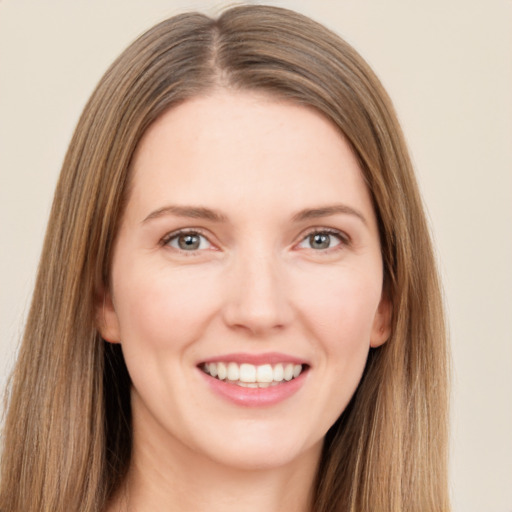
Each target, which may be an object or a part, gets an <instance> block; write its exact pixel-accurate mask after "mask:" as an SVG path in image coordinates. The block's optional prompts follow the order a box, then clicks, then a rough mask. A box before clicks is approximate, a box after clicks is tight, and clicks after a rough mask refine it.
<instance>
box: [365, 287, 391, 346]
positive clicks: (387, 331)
mask: <svg viewBox="0 0 512 512" xmlns="http://www.w3.org/2000/svg"><path fill="white" fill-rule="evenodd" d="M392 315H393V306H392V304H391V300H390V299H389V297H388V295H387V293H385V292H384V291H383V292H382V297H381V299H380V303H379V307H378V308H377V312H376V313H375V319H374V320H373V326H372V334H371V336H370V346H371V347H372V348H376V347H380V346H381V345H383V344H384V343H386V341H388V339H389V337H390V336H391V317H392Z"/></svg>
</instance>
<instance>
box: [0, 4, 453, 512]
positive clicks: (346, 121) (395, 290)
mask: <svg viewBox="0 0 512 512" xmlns="http://www.w3.org/2000/svg"><path fill="white" fill-rule="evenodd" d="M217 87H226V88H231V89H235V90H259V91H266V92H268V93H269V94H271V95H274V96H275V97H277V98H282V99H287V100H288V101H292V102H295V103H296V104H302V105H307V106H310V107H313V108H315V109H317V110H318V111H319V112H321V113H322V114H323V115H325V116H326V117H327V118H329V119H330V120H332V122H333V123H335V125H337V126H338V127H339V129H340V132H341V133H343V134H344V136H345V138H346V140H348V142H349V143H350V144H351V146H352V148H353V151H354V153H355V155H356V156H357V158H358V159H359V162H360V166H361V170H362V172H363V174H364V177H365V180H366V183H367V185H368V189H369V191H370V193H371V196H372V199H373V203H374V208H375V212H376V215H377V219H378V222H379V229H380V236H381V246H382V258H383V262H384V273H385V284H384V286H385V288H386V292H387V293H388V294H389V297H390V298H391V300H392V304H393V320H392V334H391V338H390V339H389V340H388V342H387V343H385V344H384V345H383V346H381V347H379V348H376V349H371V351H370V354H369V358H368V362H367V366H366V369H365V372H364V375H363V378H362V381H361V383H360V385H359V387H358V389H357V391H356V393H355V395H354V397H353V398H352V400H351V402H350V404H349V406H348V407H347V409H346V410H345V411H344V412H343V414H342V415H341V417H340V418H339V420H338V421H337V422H336V424H335V425H334V426H333V427H332V428H331V429H330V431H329V432H328V434H327V437H326V440H325V444H324V451H323V455H322V460H321V463H320V469H319V472H318V477H317V482H316V488H315V495H314V502H313V504H312V509H313V510H314V511H316V512H327V511H332V512H334V511H351V512H405V511H418V510H421V511H422V512H426V511H446V510H448V509H449V504H448V492H447V467H446V451H447V450H446V448H447V428H446V424H447V353H446V350H447V349H446V341H445V331H444V320H443V310H442V301H441V293H440V287H439V282H438V278H437V272H436V266H435V260H434V256H433V251H432V245H431V241H430V236H429V232H428V227H427V224H426V221H425V215H424V212H423V207H422V203H421V199H420V196H419V193H418V187H417V184H416V181H415V178H414V174H413V170H412V166H411V162H410V159H409V156H408V153H407V149H406V145H405V142H404V139H403V136H402V133H401V130H400V127H399V124H398V122H397V119H396V115H395V113H394V110H393V107H392V104H391V101H390V100H389V98H388V96H387V94H386V93H385V91H384V90H383V88H382V86H381V84H380V82H379V81H378V79H377V78H376V77H375V75H374V74H373V72H372V71H371V69H370V68H369V67H368V65H367V64H366V63H365V62H364V61H363V60H362V58H361V57H360V56H359V55H358V54H357V53H356V51H355V50H354V49H353V48H352V47H351V46H349V45H348V44H347V43H346V42H344V41H343V40H342V39H340V38H339V37H338V36H336V35H335V34H333V33H332V32H330V31H329V30H327V29H326V28H324V27H323V26H321V25H319V24H317V23H315V22H314V21H312V20H310V19H308V18H306V17H304V16H302V15H300V14H297V13H295V12H292V11H289V10H285V9H281V8H276V7H266V6H241V7H235V8H232V9H230V10H227V11H226V12H225V13H224V14H222V15H221V16H220V18H218V19H210V18H208V17H206V16H204V15H202V14H196V13H193V14H183V15H179V16H176V17H174V18H171V19H169V20H166V21H164V22H162V23H160V24H158V25H157V26H155V27H153V28H152V29H151V30H149V31H148V32H147V33H145V34H144V35H142V36H141V37H140V38H139V39H138V40H137V41H136V42H135V43H133V44H132V45H131V46H130V47H129V48H128V49H127V50H126V51H125V52H124V53H123V54H122V55H121V56H120V57H119V58H118V59H117V60H116V61H115V62H114V64H113V65H112V66H111V67H110V69H109V70H108V71H107V72H106V74H105V75H104V77H103V78H102V79H101V81H100V83H99V85H98V86H97V88H96V90H95V92H94V93H93V95H92V97H91V99H90V100H89V102H88V104H87V105H86V107H85V110H84V112H83V114H82V116H81V118H80V121H79V123H78V126H77V128H76V131H75V134H74V136H73V139H72V141H71V144H70V147H69V150H68V152H67V155H66V157H65V160H64V164H63V168H62V172H61V176H60V179H59V183H58V186H57V190H56V193H55V199H54V202H53V207H52V211H51V216H50V222H49V225H48V230H47V234H46V238H45V243H44V248H43V253H42V257H41V262H40V266H39V272H38V277H37V282H36V287H35V291H34V296H33V301H32V306H31V309H30V314H29V317H28V321H27V324H26V329H25V334H24V339H23V342H22V345H21V348H20V352H19V358H18V362H17V364H16V367H15V369H14V373H13V378H12V386H11V389H10V394H9V398H8V406H7V414H6V418H5V427H4V435H3V455H2V462H1V483H0V509H1V510H3V511H4V512H7V511H9V512H32V511H34V512H35V511H51V512H69V511H75V510H76V511H78V510H81V511H91V512H92V511H100V510H102V509H103V508H104V507H105V504H106V502H107V500H108V499H109V497H111V496H112V494H113V493H114V492H115V491H116V490H117V489H118V488H119V486H120V484H121V482H122V481H123V478H124V476H125V475H126V472H127V468H128V466H129V463H130V456H131V412H130V401H129V388H130V379H129V376H128V374H127V370H126V367H125V365H124V361H123V357H122V353H121V352H120V349H119V347H118V346H113V345H111V344H108V343H106V342H105V341H103V340H102V339H101V337H100V335H99V334H98V331H97V329H96V327H95V311H96V308H97V300H98V297H97V291H98V289H99V288H101V287H108V283H109V269H110V257H111V251H112V246H113V241H114V238H115V236H116V230H117V226H118V224H119V220H120V217H121V215H122V212H123V207H124V204H125V202H126V198H127V194H128V191H129V184H130V181H129V180H130V173H129V171H130V160H131V158H132V156H133V154H134V151H135V148H136V147H137V144H138V142H139V140H140V139H141V137H142V135H143V134H144V132H145V131H146V129H147V128H148V126H149V125H150V124H151V123H152V122H153V121H155V119H157V118H158V117H159V116H160V115H161V114H162V113H163V112H164V111H166V110H167V109H169V108H170V107H172V106H174V105H176V104H178V103H180V102H183V101H186V100H187V98H191V97H194V96H197V95H200V94H203V93H207V92H208V91H209V90H212V89H213V88H217Z"/></svg>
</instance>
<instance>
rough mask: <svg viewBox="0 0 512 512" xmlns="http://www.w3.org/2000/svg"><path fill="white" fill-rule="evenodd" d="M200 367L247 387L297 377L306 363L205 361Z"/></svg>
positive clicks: (211, 373) (272, 383)
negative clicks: (257, 363)
mask: <svg viewBox="0 0 512 512" xmlns="http://www.w3.org/2000/svg"><path fill="white" fill-rule="evenodd" d="M200 369H201V370H202V371H203V372H204V373H206V374H207V375H210V376H211V377H214V378H215V379H217V380H221V381H224V382H226V383H229V384H235V385H237V386H241V387H246V388H267V387H270V386H277V385H278V384H281V383H283V382H289V381H291V380H293V379H296V378H297V377H298V376H299V375H300V374H301V373H302V372H303V370H304V369H305V365H301V364H294V363H278V364H274V365H271V364H262V365H253V364H249V363H242V364H238V363H236V362H233V361H230V362H222V361H219V362H215V363H213V362H211V363H203V364H202V365H200Z"/></svg>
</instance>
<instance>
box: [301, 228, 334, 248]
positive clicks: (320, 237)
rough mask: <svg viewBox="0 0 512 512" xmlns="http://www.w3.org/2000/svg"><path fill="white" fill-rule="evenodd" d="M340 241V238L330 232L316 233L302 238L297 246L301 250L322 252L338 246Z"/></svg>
mask: <svg viewBox="0 0 512 512" xmlns="http://www.w3.org/2000/svg"><path fill="white" fill-rule="evenodd" d="M342 241H343V239H342V236H341V235H340V234H338V233H333V232H331V231H316V232H314V233H310V234H309V235H308V236H306V238H304V240H302V242H301V243H300V244H299V247H301V248H303V249H315V250H317V251H324V250H326V249H332V248H333V247H336V246H338V245H340V244H341V243H342Z"/></svg>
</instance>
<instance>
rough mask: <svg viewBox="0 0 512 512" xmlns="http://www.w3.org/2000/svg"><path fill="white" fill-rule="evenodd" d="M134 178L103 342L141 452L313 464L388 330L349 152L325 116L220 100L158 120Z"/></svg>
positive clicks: (239, 99)
mask: <svg viewBox="0 0 512 512" xmlns="http://www.w3.org/2000/svg"><path fill="white" fill-rule="evenodd" d="M132 171H133V188H132V190H131V195H130V197H129V201H128V204H127V208H126V211H125V214H124V217H123V219H122V222H121V226H120V230H119V233H118V237H117V240H116V243H115V249H114V255H113V263H112V273H111V288H110V291H109V292H108V293H106V295H105V304H104V306H103V308H102V314H101V321H100V323H101V328H100V329H101V331H102V334H103V337H104V338H105V339H107V340H108V341H111V342H118V343H121V344H122V349H123V353H124V356H125V360H126V364H127V367H128V370H129V373H130V376H131V378H132V382H133V389H132V409H133V418H134V436H135V442H136V446H137V445H138V444H137V443H139V444H140V443H142V444H143V443H144V439H147V440H149V439H152V440H155V439H156V440H158V441H157V443H156V444H157V446H158V450H160V451H161V453H162V454H164V453H166V450H168V452H169V453H178V452H180V453H185V452H189V453H193V454H194V456H195V457H199V458H204V459H205V460H206V459H208V460H209V461H214V462H217V463H220V464H224V465H228V466H231V467H237V468H260V467H271V466H272V467H277V466H282V465H286V464H293V463H294V462H295V461H298V460H300V459H301V457H304V456H305V454H308V453H314V454H315V456H318V454H319V450H320V447H321V444H322V439H323V437H324V435H325V433H326V432H327V430H328V429H329V428H330V427H331V426H332V424H333V423H334V422H335V420H336V419H337V418H338V417H339V415H340V414H341V412H342V411H343V410H344V408H345V407H346V405H347V403H348V402H349V400H350V398H351V396H352V395H353V393H354V391H355V389H356V387H357V385H358V383H359V381H360V378H361V375H362V372H363V369H364V366H365V362H366V358H367V355H368V351H369V348H370V346H378V345H380V344H382V343H384V341H385V340H386V339H387V337H388V335H389V316H390V307H389V303H388V301H387V300H386V299H385V298H384V297H383V294H382V280H383V269H382V261H381V252H380V244H379V236H378V229H377V223H376V219H375V214H374V211H373V208H372V204H371V200H370V196H369V193H368V191H367V188H366V186H365V183H364V180H363V178H362V175H361V171H360V169H359V167H358V164H357V161H356V158H355V157H354V155H353V154H352V152H351V150H350V148H349V146H348V144H347V143H346V142H345V140H344V139H343V138H342V136H341V135H340V134H339V132H338V131H337V129H336V128H335V127H334V126H333V125H332V124H331V123H330V122H329V121H328V120H326V119H325V118H324V117H323V116H321V115H320V114H318V113H316V112H315V111H313V110H310V109H308V108H305V107H301V106H296V105H294V104H291V103H287V102H283V101H280V100H276V99H273V98H271V97H267V96H264V95H257V94H254V93H234V92H227V91H219V92H215V93H214V94H212V95H209V96H204V97H199V98H196V99H193V100H189V101H188V102H186V103H184V104H182V105H180V106H178V107H176V108H174V109H172V110H170V111H168V112H167V113H165V114H164V115H163V116H162V117H161V118H160V119H159V120H157V121H156V122H155V123H154V124H153V125H152V126H151V127H150V129H149V130H148V132H147V133H146V134H145V136H144V138H143V139H142V141H141V143H140V145H139V147H138V150H137V152H136V155H135V158H134V162H133V169H132ZM148 442H149V441H148ZM166 456H167V455H166Z"/></svg>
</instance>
